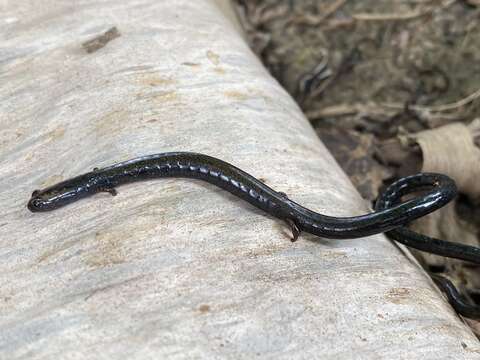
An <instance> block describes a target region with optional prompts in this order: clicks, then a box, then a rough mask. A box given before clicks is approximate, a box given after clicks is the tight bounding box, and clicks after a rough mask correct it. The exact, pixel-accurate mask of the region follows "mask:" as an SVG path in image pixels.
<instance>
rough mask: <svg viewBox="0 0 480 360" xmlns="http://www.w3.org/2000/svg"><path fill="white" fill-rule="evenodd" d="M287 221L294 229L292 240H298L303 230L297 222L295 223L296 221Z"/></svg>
mask: <svg viewBox="0 0 480 360" xmlns="http://www.w3.org/2000/svg"><path fill="white" fill-rule="evenodd" d="M286 222H287V224H288V225H289V226H290V228H291V229H292V236H293V237H292V239H291V241H292V242H295V241H297V239H298V237H299V236H300V233H301V230H300V229H299V228H298V226H297V224H295V221H293V220H292V219H287V220H286Z"/></svg>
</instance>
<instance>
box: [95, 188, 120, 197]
mask: <svg viewBox="0 0 480 360" xmlns="http://www.w3.org/2000/svg"><path fill="white" fill-rule="evenodd" d="M98 191H101V192H108V193H109V194H110V195H112V196H116V195H117V194H118V193H117V190H115V188H114V187H102V188H100V189H98Z"/></svg>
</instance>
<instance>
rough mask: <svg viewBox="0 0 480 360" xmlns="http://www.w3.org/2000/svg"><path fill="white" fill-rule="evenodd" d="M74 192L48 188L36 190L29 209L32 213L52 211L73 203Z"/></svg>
mask: <svg viewBox="0 0 480 360" xmlns="http://www.w3.org/2000/svg"><path fill="white" fill-rule="evenodd" d="M72 195H73V193H72V191H65V190H64V189H58V188H56V189H55V188H48V189H45V190H35V191H34V192H33V193H32V197H31V198H30V200H29V201H28V204H27V208H28V210H30V211H32V212H40V211H50V210H54V209H57V208H59V207H61V206H64V205H67V204H68V203H70V202H72Z"/></svg>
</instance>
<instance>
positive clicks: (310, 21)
mask: <svg viewBox="0 0 480 360" xmlns="http://www.w3.org/2000/svg"><path fill="white" fill-rule="evenodd" d="M346 2H347V0H337V1H335V2H334V3H333V4H332V5H330V6H328V7H327V8H326V9H324V10H323V11H322V15H321V16H313V15H310V14H305V15H302V16H301V17H298V18H293V19H292V20H291V22H292V23H294V24H302V25H310V26H318V25H320V24H321V23H322V22H324V21H325V20H326V19H328V18H329V17H330V16H331V15H332V14H334V13H335V12H336V11H337V10H338V9H340V8H341V7H342V6H343V5H345V3H346Z"/></svg>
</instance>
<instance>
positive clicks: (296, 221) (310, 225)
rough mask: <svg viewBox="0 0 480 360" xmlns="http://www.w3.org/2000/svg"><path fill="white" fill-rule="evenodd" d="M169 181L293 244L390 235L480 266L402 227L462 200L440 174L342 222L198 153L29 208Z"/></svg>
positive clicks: (62, 192)
mask: <svg viewBox="0 0 480 360" xmlns="http://www.w3.org/2000/svg"><path fill="white" fill-rule="evenodd" d="M163 177H185V178H193V179H200V180H204V181H207V182H209V183H211V184H214V185H216V186H218V187H220V188H222V189H225V190H227V191H228V192H230V193H232V194H234V195H236V196H238V197H240V198H242V199H243V200H246V201H248V202H249V203H250V204H252V205H254V206H256V207H258V208H260V209H262V210H264V211H265V212H267V213H269V214H270V215H272V216H274V217H277V218H279V219H281V220H285V221H286V222H287V223H288V224H289V225H290V226H291V227H292V232H293V241H295V240H296V239H297V238H298V236H299V234H300V232H301V231H306V232H308V233H311V234H314V235H318V236H321V237H325V238H335V239H345V238H358V237H364V236H367V235H372V234H376V233H381V232H387V234H388V235H389V236H390V237H392V238H394V239H395V240H396V241H398V242H401V243H403V244H405V245H407V246H410V247H414V248H417V249H419V250H422V251H428V252H431V253H434V254H438V255H443V256H449V257H454V258H458V259H462V260H467V261H473V262H476V263H480V249H478V248H475V247H472V246H467V245H462V244H456V243H450V242H447V241H443V240H438V239H433V238H430V237H428V236H424V235H421V234H417V233H415V232H413V231H410V230H408V229H406V228H403V227H401V226H402V225H405V224H407V223H409V222H411V221H412V220H414V219H416V218H419V217H421V216H424V215H426V214H428V213H430V212H432V211H434V210H436V209H438V208H440V207H442V206H443V205H445V204H447V203H448V202H449V201H450V200H452V199H453V198H454V197H455V196H456V191H457V190H456V186H455V183H454V182H453V180H451V179H450V178H449V177H447V176H445V175H440V174H431V173H422V174H417V175H412V176H408V177H405V178H402V179H400V180H398V181H397V182H395V183H393V184H392V185H390V186H389V187H388V188H387V190H386V191H385V192H384V193H383V194H381V195H380V197H379V199H378V201H377V203H376V211H375V212H373V213H370V214H366V215H361V216H354V217H343V218H340V217H333V216H326V215H322V214H319V213H316V212H314V211H312V210H309V209H307V208H305V207H303V206H301V205H299V204H297V203H296V202H294V201H292V200H290V199H289V198H288V197H287V195H285V194H284V193H282V192H277V191H275V190H273V189H271V188H270V187H268V186H267V185H265V184H264V183H263V182H261V181H260V180H258V179H256V178H254V177H253V176H251V175H249V174H248V173H246V172H244V171H243V170H240V169H239V168H237V167H235V166H233V165H231V164H229V163H226V162H225V161H222V160H219V159H216V158H214V157H211V156H208V155H203V154H198V153H190V152H172V153H163V154H155V155H150V156H143V157H139V158H136V159H132V160H128V161H125V162H122V163H118V164H115V165H112V166H109V167H106V168H103V169H94V170H93V171H91V172H88V173H86V174H84V175H80V176H77V177H74V178H72V179H69V180H66V181H62V182H60V183H58V184H56V185H53V186H51V187H48V188H46V189H44V190H35V191H34V192H33V193H32V197H31V199H30V201H29V202H28V205H27V206H28V209H30V210H31V211H33V212H38V211H49V210H54V209H57V208H59V207H61V206H64V205H67V204H69V203H72V202H74V201H77V200H79V199H82V198H85V197H87V196H91V195H93V194H96V193H98V192H103V191H106V192H109V193H110V194H112V195H116V190H115V188H116V187H117V186H119V185H122V184H126V183H130V182H135V181H141V180H147V179H154V178H163ZM425 189H430V191H428V192H426V193H424V195H423V196H421V197H417V198H414V199H411V200H408V201H405V202H403V203H401V202H400V200H401V197H402V196H404V195H406V194H408V193H412V192H414V191H418V190H425ZM432 276H433V277H434V280H435V282H436V283H437V285H438V286H439V287H440V288H441V289H442V290H443V291H445V292H446V294H447V297H448V299H449V300H450V302H451V304H452V305H453V307H454V308H455V309H456V310H457V311H458V312H459V313H461V314H462V315H464V316H470V317H477V318H478V317H480V309H479V308H478V306H474V305H470V304H468V303H466V302H465V301H464V300H463V298H462V297H461V295H460V294H459V292H458V291H457V290H456V289H455V287H454V286H453V284H452V283H451V282H450V281H449V280H448V279H446V278H444V277H442V276H439V275H432Z"/></svg>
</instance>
